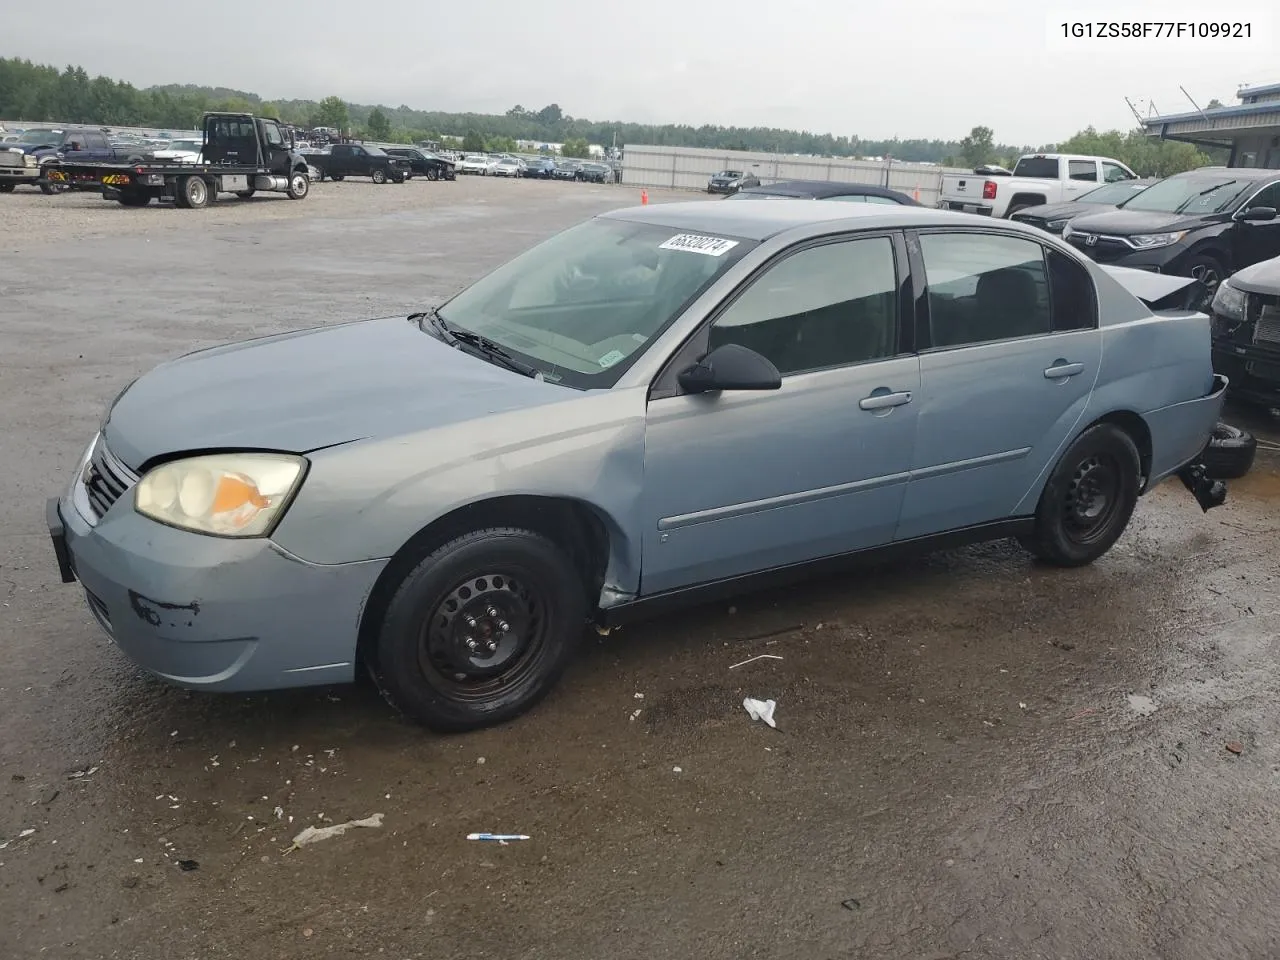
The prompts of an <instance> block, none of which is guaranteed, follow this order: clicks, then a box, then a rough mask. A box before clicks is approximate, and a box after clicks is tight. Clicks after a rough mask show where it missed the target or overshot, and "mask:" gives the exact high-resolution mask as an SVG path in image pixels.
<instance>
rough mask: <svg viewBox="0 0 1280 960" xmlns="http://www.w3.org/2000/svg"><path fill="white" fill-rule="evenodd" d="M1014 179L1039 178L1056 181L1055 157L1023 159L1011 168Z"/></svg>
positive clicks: (1056, 162) (1056, 166) (1056, 159)
mask: <svg viewBox="0 0 1280 960" xmlns="http://www.w3.org/2000/svg"><path fill="white" fill-rule="evenodd" d="M1013 175H1014V176H1015V177H1040V178H1041V179H1045V180H1057V179H1058V158H1057V157H1023V158H1022V159H1021V160H1019V161H1018V162H1017V164H1016V165H1015V166H1014V168H1013Z"/></svg>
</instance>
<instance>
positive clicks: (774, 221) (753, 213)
mask: <svg viewBox="0 0 1280 960" xmlns="http://www.w3.org/2000/svg"><path fill="white" fill-rule="evenodd" d="M600 216H601V217H603V218H606V219H611V220H626V221H629V222H632V223H647V224H653V225H654V226H659V227H670V228H671V229H673V230H689V231H694V232H697V233H710V234H717V235H719V234H724V235H727V236H731V237H742V238H744V239H747V240H757V241H759V240H767V239H769V238H770V237H773V236H776V235H777V234H780V233H785V232H787V231H788V230H794V229H797V228H801V227H809V226H814V225H817V224H830V225H831V227H832V232H836V231H837V230H840V229H849V230H873V229H901V228H903V227H907V226H916V227H926V226H943V227H945V226H955V227H963V226H984V227H991V226H993V225H995V224H999V228H1000V229H1009V230H1011V231H1015V230H1016V231H1017V232H1019V233H1025V232H1027V231H1029V230H1030V229H1031V228H1026V227H1020V226H1018V225H1016V224H1014V225H1012V226H1011V225H1010V224H1011V221H1008V220H998V221H995V220H993V219H992V218H991V217H982V216H978V215H977V214H965V213H956V212H953V211H950V210H935V209H933V208H930V207H924V206H909V207H908V206H890V205H888V204H860V203H840V202H839V201H831V202H829V203H827V202H823V201H821V200H800V199H795V200H792V199H780V200H776V201H774V202H772V203H726V202H724V201H719V202H717V201H715V200H710V201H708V200H688V201H682V202H679V203H656V204H650V205H648V206H640V207H626V208H624V209H622V210H613V211H611V212H609V213H604V214H601V215H600ZM840 221H843V223H840Z"/></svg>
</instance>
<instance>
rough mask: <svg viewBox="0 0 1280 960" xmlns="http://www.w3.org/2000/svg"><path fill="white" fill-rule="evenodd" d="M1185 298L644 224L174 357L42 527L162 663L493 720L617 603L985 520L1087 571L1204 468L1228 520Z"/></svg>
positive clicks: (1129, 283)
mask: <svg viewBox="0 0 1280 960" xmlns="http://www.w3.org/2000/svg"><path fill="white" fill-rule="evenodd" d="M1190 282H1191V281H1187V280H1184V279H1182V278H1176V277H1175V278H1169V277H1162V276H1159V275H1155V274H1144V273H1138V272H1136V271H1125V270H1107V269H1106V268H1103V267H1100V266H1098V265H1096V264H1094V263H1092V262H1090V261H1089V260H1087V259H1085V258H1084V257H1082V256H1080V255H1078V254H1077V253H1075V252H1074V251H1073V250H1072V249H1071V248H1070V247H1068V246H1066V245H1064V244H1063V243H1061V242H1060V241H1059V240H1057V239H1056V238H1054V237H1051V236H1048V235H1046V234H1045V233H1043V232H1040V231H1037V230H1035V229H1033V228H1030V227H1024V226H1021V225H1019V224H1015V223H1010V222H1008V221H1002V220H991V219H990V218H981V217H967V216H964V215H960V214H954V213H948V212H940V211H934V210H929V209H925V208H921V207H904V208H895V207H889V206H877V205H870V204H868V205H861V204H845V203H834V202H827V201H811V200H795V201H793V200H778V201H775V202H773V203H743V204H737V203H726V204H708V203H696V202H695V203H672V204H661V205H652V206H644V207H638V208H634V209H628V210H620V211H617V212H614V213H611V214H607V215H605V216H601V217H597V218H595V219H593V220H591V221H589V222H587V223H584V224H581V225H580V226H577V227H574V228H572V229H570V230H568V231H566V232H564V233H561V234H559V235H557V236H555V237H553V238H551V239H549V240H547V241H545V242H544V243H542V244H540V245H538V246H536V247H534V248H533V249H532V250H530V251H528V252H526V253H524V254H523V255H521V256H520V257H517V258H516V259H515V260H513V261H511V262H510V263H508V264H506V265H505V266H503V267H501V268H499V269H498V270H496V271H495V272H493V273H492V274H490V275H489V276H487V277H485V278H483V279H481V280H480V281H478V282H477V283H475V284H474V285H472V286H471V287H470V288H468V289H467V290H465V291H464V292H462V293H460V294H458V295H457V296H456V297H454V298H453V299H451V300H449V301H448V302H446V303H444V304H443V305H441V306H440V307H439V308H438V309H434V310H427V311H425V312H421V313H415V314H412V315H411V316H408V317H391V318H385V319H378V320H368V321H363V322H356V323H347V324H340V325H336V326H328V327H322V328H319V329H315V330H305V331H301V332H297V333H292V334H285V335H282V336H275V337H267V338H263V339H259V340H254V341H250V342H247V343H239V344H231V345H228V346H223V347H217V348H213V349H210V350H203V351H198V352H196V353H193V354H189V355H187V356H185V357H182V358H180V359H177V360H174V361H172V362H170V363H166V364H164V365H162V366H160V367H158V368H156V369H155V370H153V371H151V372H150V373H147V374H145V375H144V376H142V377H141V378H139V379H138V380H137V381H136V382H135V383H133V384H132V385H131V386H130V387H128V388H127V389H126V390H125V391H124V392H123V393H122V394H121V395H120V396H119V397H117V398H116V400H115V402H114V404H113V405H112V406H111V408H110V409H109V410H108V412H107V415H106V416H105V417H104V420H103V425H102V429H101V432H100V433H99V434H98V435H97V436H96V437H94V438H93V439H92V441H91V442H90V443H89V445H88V448H87V449H86V450H85V452H84V456H83V459H82V461H81V463H80V466H79V468H78V469H77V471H76V473H75V475H74V476H73V477H72V478H71V481H70V483H69V485H68V487H67V490H66V492H65V494H64V495H63V496H62V497H60V498H57V499H54V500H51V501H50V502H49V506H48V522H49V529H50V533H51V536H52V538H53V543H54V548H55V551H56V553H57V556H58V559H59V563H60V566H61V570H62V575H63V579H64V580H65V581H68V582H70V581H73V580H77V579H78V580H79V581H80V583H81V584H82V585H83V587H84V590H85V594H86V596H87V600H88V604H89V608H90V610H91V611H92V612H93V614H94V616H95V617H96V618H97V619H98V621H99V623H101V625H102V627H103V628H104V629H105V630H106V631H107V632H108V633H109V634H110V635H111V636H112V637H113V638H114V639H115V641H116V643H117V644H118V645H119V647H120V648H121V649H122V650H124V651H125V653H127V654H128V655H129V656H130V657H132V658H133V659H135V660H136V661H137V662H138V663H140V664H142V665H143V666H144V667H146V668H147V669H149V670H151V671H153V672H154V673H156V674H158V675H160V676H162V677H165V678H167V679H168V680H171V681H173V682H175V683H178V684H182V685H184V686H188V687H194V688H200V689H207V690H236V691H242V690H260V689H269V688H279V687H290V686H301V685H306V684H326V683H333V682H342V681H350V680H352V679H353V678H354V677H355V675H356V671H357V667H358V666H364V667H365V668H367V669H368V671H369V672H370V673H371V674H372V675H373V676H374V678H376V681H377V683H378V684H379V686H380V687H381V689H382V690H383V691H384V692H385V694H386V696H387V697H388V699H389V700H390V701H391V702H392V703H393V704H394V705H396V706H397V707H399V708H400V709H402V710H403V711H404V712H405V713H407V714H408V715H410V716H411V717H413V718H415V719H417V720H419V721H421V722H422V723H424V724H426V725H428V726H430V727H433V728H435V729H439V730H465V729H471V728H475V727H480V726H484V725H487V724H492V723H497V722H501V721H504V720H507V719H509V718H511V717H514V716H515V715H517V714H518V713H520V712H521V711H523V710H526V709H527V708H529V707H530V706H531V705H532V704H534V703H535V702H537V701H538V700H539V698H541V697H542V696H543V695H544V694H546V692H547V691H548V690H549V689H550V688H551V686H552V685H553V683H554V682H555V680H556V678H557V677H558V676H559V674H560V673H561V671H562V669H563V668H564V666H565V664H566V663H567V662H568V660H569V658H570V656H571V654H572V652H573V650H574V648H575V646H576V644H577V642H578V641H579V639H580V638H581V636H582V634H583V633H584V627H585V625H586V623H587V622H588V620H591V619H595V620H597V621H598V622H602V623H606V624H612V623H619V622H622V621H624V620H625V619H627V618H629V617H633V616H638V615H640V614H642V613H645V612H652V611H656V610H659V609H663V608H666V607H669V606H670V605H672V604H675V603H689V602H693V601H696V600H701V599H706V598H710V597H714V596H718V595H723V594H727V593H732V592H738V591H744V590H748V589H752V588H755V587H757V586H758V585H761V584H763V583H773V582H779V581H783V580H790V579H794V578H797V577H800V576H803V575H805V574H806V573H808V572H810V571H812V570H813V569H814V568H815V567H827V566H830V565H831V564H834V563H837V562H844V561H846V560H848V559H849V558H864V557H868V556H881V555H883V554H884V553H885V552H886V551H894V552H896V551H902V550H928V549H933V548H937V547H939V546H944V545H954V544H958V543H963V542H971V541H980V540H986V539H993V538H1003V537H1017V538H1018V539H1019V540H1021V542H1022V543H1023V544H1025V545H1026V547H1027V548H1028V549H1029V550H1030V551H1031V552H1032V553H1033V554H1034V555H1035V556H1036V557H1038V558H1040V559H1041V560H1043V561H1045V562H1048V563H1050V564H1056V565H1059V566H1076V565H1080V564H1086V563H1090V562H1092V561H1094V560H1096V559H1098V558H1099V557H1101V556H1102V555H1103V554H1104V553H1106V551H1107V550H1108V549H1109V548H1110V547H1111V546H1112V544H1114V543H1115V542H1116V540H1117V538H1119V537H1120V536H1121V534H1122V533H1123V531H1124V529H1125V526H1126V524H1127V523H1128V521H1129V517H1130V515H1131V514H1132V512H1133V510H1134V507H1135V504H1136V503H1137V500H1138V497H1139V496H1140V495H1141V494H1142V493H1143V492H1145V491H1147V490H1149V489H1151V488H1152V487H1153V486H1154V485H1155V484H1157V483H1159V482H1160V481H1161V480H1163V479H1164V478H1166V477H1169V476H1172V475H1175V474H1176V475H1178V476H1179V477H1181V478H1182V480H1183V482H1184V483H1185V484H1186V486H1187V487H1188V489H1190V490H1191V491H1192V493H1193V494H1194V495H1195V497H1196V499H1197V500H1198V501H1199V502H1200V505H1201V506H1202V507H1203V508H1204V509H1208V508H1209V507H1212V506H1215V505H1217V504H1218V503H1221V502H1222V499H1223V497H1224V496H1225V490H1224V488H1223V487H1222V485H1221V484H1220V483H1217V482H1215V481H1214V479H1213V477H1211V476H1209V475H1208V473H1207V471H1206V469H1205V468H1204V467H1203V466H1202V465H1200V464H1199V457H1200V454H1201V451H1202V449H1203V448H1204V447H1205V445H1206V441H1207V440H1208V438H1209V436H1210V433H1211V431H1212V429H1213V427H1214V424H1215V422H1216V421H1217V419H1218V413H1219V409H1220V406H1221V403H1222V396H1223V391H1224V389H1225V386H1226V383H1225V381H1224V380H1223V379H1222V378H1220V377H1215V375H1214V372H1213V369H1212V367H1211V364H1210V355H1209V349H1210V337H1209V320H1208V318H1207V317H1206V316H1204V315H1203V314H1198V313H1192V312H1187V311H1183V310H1177V309H1174V310H1160V311H1159V312H1156V311H1153V309H1152V307H1151V306H1149V305H1148V304H1157V305H1161V306H1162V305H1163V304H1164V300H1162V299H1161V298H1167V297H1176V296H1178V294H1179V289H1178V288H1180V287H1183V286H1184V285H1186V284H1188V283H1190ZM1131 289H1132V290H1134V291H1136V295H1135V293H1133V292H1130V291H1131ZM1144 301H1146V302H1144Z"/></svg>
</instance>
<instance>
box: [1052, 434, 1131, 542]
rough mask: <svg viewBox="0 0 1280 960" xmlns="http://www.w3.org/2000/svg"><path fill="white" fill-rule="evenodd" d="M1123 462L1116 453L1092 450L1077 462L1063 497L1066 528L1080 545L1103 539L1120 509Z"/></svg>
mask: <svg viewBox="0 0 1280 960" xmlns="http://www.w3.org/2000/svg"><path fill="white" fill-rule="evenodd" d="M1121 476H1122V473H1121V470H1120V465H1119V464H1118V463H1117V462H1116V460H1115V458H1114V457H1111V456H1108V455H1106V454H1093V455H1092V456H1090V457H1087V458H1086V459H1084V460H1082V461H1081V462H1080V463H1079V464H1077V466H1076V469H1075V470H1074V471H1073V472H1072V474H1071V478H1070V480H1069V481H1068V482H1067V490H1066V496H1065V497H1064V498H1063V504H1062V509H1063V518H1062V519H1063V529H1064V531H1065V532H1066V535H1067V537H1068V538H1069V539H1070V540H1071V541H1072V542H1073V543H1077V544H1080V545H1081V546H1089V545H1091V544H1093V543H1096V542H1097V541H1098V540H1099V539H1101V538H1102V537H1103V536H1104V535H1105V534H1106V532H1107V530H1109V529H1110V527H1111V523H1112V521H1113V520H1114V519H1115V517H1116V514H1117V513H1118V512H1119V510H1120V504H1121V499H1122V496H1121V495H1122V492H1123V488H1124V485H1123V482H1122V480H1121Z"/></svg>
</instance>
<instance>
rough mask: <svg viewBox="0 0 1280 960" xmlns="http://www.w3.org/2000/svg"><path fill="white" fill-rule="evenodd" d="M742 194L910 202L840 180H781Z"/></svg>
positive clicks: (887, 191) (902, 196) (901, 196)
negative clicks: (872, 198) (871, 198)
mask: <svg viewBox="0 0 1280 960" xmlns="http://www.w3.org/2000/svg"><path fill="white" fill-rule="evenodd" d="M741 192H742V193H763V194H768V195H769V196H790V197H813V198H815V199H819V200H820V199H822V198H823V197H850V196H860V197H884V198H886V199H888V200H910V199H911V198H910V197H908V196H907V195H906V194H904V193H902V192H901V191H899V190H890V189H888V188H887V187H877V186H874V185H872V184H869V183H848V182H845V181H840V180H781V181H779V182H778V183H768V184H764V185H762V186H759V187H747V189H745V190H743V191H741Z"/></svg>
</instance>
